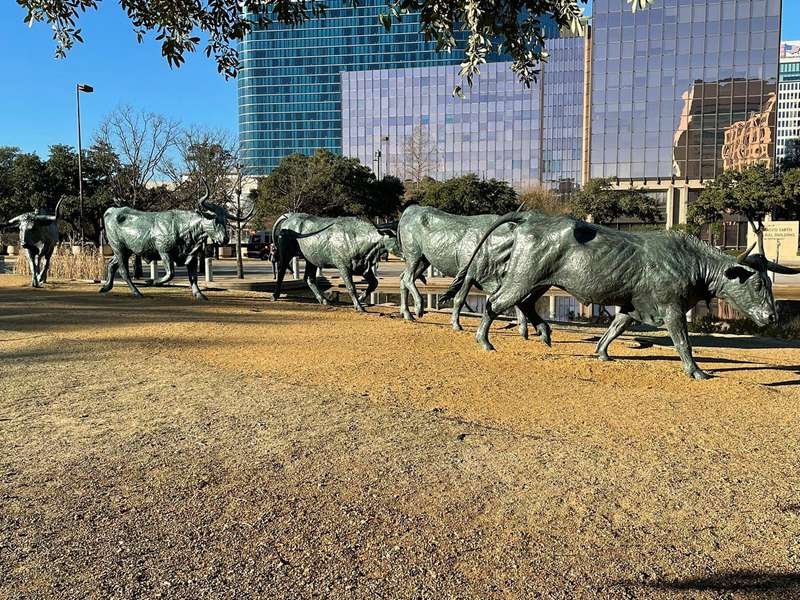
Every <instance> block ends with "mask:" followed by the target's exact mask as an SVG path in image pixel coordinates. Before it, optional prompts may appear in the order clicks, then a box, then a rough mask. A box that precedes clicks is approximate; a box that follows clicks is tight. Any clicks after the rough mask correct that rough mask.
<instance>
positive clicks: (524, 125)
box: [342, 37, 584, 189]
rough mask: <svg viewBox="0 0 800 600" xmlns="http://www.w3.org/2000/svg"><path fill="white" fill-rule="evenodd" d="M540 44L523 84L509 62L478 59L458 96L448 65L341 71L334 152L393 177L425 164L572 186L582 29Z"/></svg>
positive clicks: (428, 170)
mask: <svg viewBox="0 0 800 600" xmlns="http://www.w3.org/2000/svg"><path fill="white" fill-rule="evenodd" d="M548 49H549V51H550V53H551V56H550V60H549V61H548V62H547V63H546V64H545V65H544V67H543V75H542V77H540V79H539V81H537V82H536V83H534V84H533V85H532V86H531V87H530V88H527V87H525V86H524V85H522V84H521V83H520V82H519V80H518V79H517V76H516V75H515V74H514V73H513V72H512V71H511V69H510V65H509V63H494V64H489V65H484V66H483V67H482V68H481V74H480V76H479V77H477V78H476V79H475V82H474V83H473V86H472V88H471V89H470V88H465V90H464V99H461V98H454V97H453V95H452V90H453V86H454V85H456V84H457V83H459V82H460V79H459V77H458V67H455V66H437V67H415V68H409V69H392V70H374V71H359V72H347V73H342V132H343V146H342V149H343V152H344V153H345V154H346V155H348V156H355V157H357V158H359V159H360V160H361V162H362V163H364V164H367V165H370V164H372V165H373V169H374V170H376V171H380V172H381V173H388V174H392V175H396V176H398V177H400V178H401V179H417V178H419V176H420V175H421V174H423V173H421V172H420V171H421V169H422V168H423V167H424V170H425V173H424V174H425V175H428V176H430V177H434V178H435V179H442V178H448V177H454V176H458V175H463V174H464V173H476V174H478V175H480V176H484V177H494V178H497V179H503V180H506V181H508V182H510V183H511V184H512V185H514V186H515V187H518V188H522V187H526V186H529V185H532V184H535V183H538V182H539V181H545V182H548V183H550V184H551V186H552V187H556V186H558V185H560V186H562V187H565V188H567V189H572V188H574V187H575V185H576V183H579V182H580V165H581V160H580V159H581V146H582V124H581V120H582V118H583V72H584V68H583V63H584V38H582V37H574V38H562V39H554V40H551V41H550V46H549V48H548ZM545 82H546V83H545ZM542 106H544V110H542ZM422 154H424V155H425V156H422ZM421 162H424V163H426V164H420V163H421Z"/></svg>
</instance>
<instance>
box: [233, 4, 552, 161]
mask: <svg viewBox="0 0 800 600" xmlns="http://www.w3.org/2000/svg"><path fill="white" fill-rule="evenodd" d="M326 4H327V6H328V8H327V10H326V14H325V16H324V17H322V18H320V19H311V20H309V21H308V22H307V23H305V24H303V25H301V26H298V27H290V26H286V25H281V24H278V23H275V24H272V25H270V26H268V27H266V28H257V29H255V30H254V31H253V32H251V33H249V34H248V35H247V37H246V38H245V39H244V40H243V42H242V44H241V46H240V61H241V62H240V65H241V68H240V71H239V76H238V95H239V134H240V141H241V145H242V152H243V156H244V159H245V161H246V163H247V164H248V165H249V167H250V169H251V171H252V172H254V173H257V174H264V175H265V174H267V173H269V171H271V170H272V169H273V168H274V167H275V166H276V165H277V164H278V162H280V159H281V158H282V157H283V156H286V155H287V154H291V153H294V152H301V153H304V154H311V153H313V151H314V150H316V149H317V148H327V149H329V150H331V151H333V152H341V151H342V130H341V93H340V80H341V79H340V74H341V73H346V72H349V71H365V70H375V69H400V68H407V67H423V66H436V65H457V64H459V63H460V62H461V61H462V60H463V56H462V54H461V53H460V52H453V53H451V54H446V53H437V52H436V51H435V50H434V44H433V43H432V42H426V41H425V40H424V39H423V36H422V34H421V33H420V30H419V15H418V14H409V15H404V16H403V20H402V21H401V22H396V23H394V24H393V25H392V29H391V31H389V32H387V31H386V30H385V29H384V27H383V25H381V24H380V22H379V21H378V15H379V14H380V13H381V12H382V11H385V10H386V2H385V0H362V1H361V2H360V4H359V6H358V7H353V5H352V3H350V2H347V1H345V0H332V1H331V2H328V3H326ZM551 33H555V31H554V30H552V28H551ZM456 39H457V40H458V41H459V42H463V41H464V39H465V34H464V33H463V32H460V31H459V32H457V33H456ZM462 46H463V44H462ZM489 60H498V57H497V56H493V57H489ZM500 60H502V57H501V58H500Z"/></svg>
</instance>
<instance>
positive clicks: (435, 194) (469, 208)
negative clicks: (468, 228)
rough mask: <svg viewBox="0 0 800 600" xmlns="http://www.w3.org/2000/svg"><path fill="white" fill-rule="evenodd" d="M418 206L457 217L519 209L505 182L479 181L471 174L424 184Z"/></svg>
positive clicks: (517, 202)
mask: <svg viewBox="0 0 800 600" xmlns="http://www.w3.org/2000/svg"><path fill="white" fill-rule="evenodd" d="M422 190H423V195H422V197H421V202H420V203H421V204H424V205H426V206H434V207H436V208H438V209H440V210H443V211H445V212H449V213H453V214H457V215H479V214H487V213H499V214H504V213H507V212H511V211H512V210H515V209H516V208H517V207H518V206H519V200H518V198H517V193H516V192H515V191H514V188H512V187H511V186H510V185H508V183H506V182H505V181H499V180H497V179H480V178H479V177H478V176H477V175H475V174H474V173H469V174H467V175H462V176H461V177H454V178H452V179H447V180H445V181H434V180H432V179H430V180H426V182H425V184H424V185H423V186H422Z"/></svg>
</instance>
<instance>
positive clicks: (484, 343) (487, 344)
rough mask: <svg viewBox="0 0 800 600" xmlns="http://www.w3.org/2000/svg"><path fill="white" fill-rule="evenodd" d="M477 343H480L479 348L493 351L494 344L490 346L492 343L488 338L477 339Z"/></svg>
mask: <svg viewBox="0 0 800 600" xmlns="http://www.w3.org/2000/svg"><path fill="white" fill-rule="evenodd" d="M478 343H479V344H480V345H481V348H483V349H484V350H486V351H487V352H494V346H492V343H491V342H490V341H489V340H478Z"/></svg>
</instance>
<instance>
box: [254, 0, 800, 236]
mask: <svg viewBox="0 0 800 600" xmlns="http://www.w3.org/2000/svg"><path fill="white" fill-rule="evenodd" d="M383 7H384V4H383V2H382V0H369V1H367V2H365V3H363V4H362V5H361V6H359V7H358V8H353V7H352V6H351V5H349V4H345V3H343V2H335V3H332V4H331V7H330V8H329V11H328V15H327V16H326V17H325V18H324V19H321V20H314V21H311V22H309V23H307V24H305V25H303V26H301V27H298V28H295V29H292V28H287V27H282V26H272V27H270V28H268V29H265V30H257V31H255V32H253V33H252V34H250V35H249V36H248V38H247V39H246V40H245V41H244V42H243V44H242V72H241V76H240V81H239V103H240V132H241V140H242V144H243V147H244V155H245V158H246V160H247V161H248V162H249V163H250V165H251V167H254V169H255V171H256V172H258V173H260V174H266V173H268V172H269V171H270V170H271V169H272V168H274V167H275V165H277V163H278V161H279V160H280V158H281V157H282V156H285V155H286V154H289V153H291V152H303V153H311V152H313V150H315V149H316V148H320V147H321V148H328V149H330V150H332V151H335V152H344V153H345V154H348V155H352V156H356V157H358V158H359V159H360V160H361V161H362V162H363V163H365V164H367V165H368V166H370V167H372V168H373V169H374V170H376V171H380V172H381V173H382V174H386V173H392V174H396V175H398V176H400V177H408V169H409V165H408V160H406V159H405V155H407V154H408V152H407V151H406V149H407V147H408V145H409V143H411V142H413V138H415V137H416V138H417V139H418V140H422V141H423V142H425V144H424V145H425V146H426V147H427V148H428V149H429V150H430V152H429V160H428V161H427V163H428V166H427V167H426V168H427V169H428V170H429V171H430V174H432V175H433V176H436V177H449V176H453V175H460V174H463V173H466V172H470V171H471V172H476V173H478V174H479V175H482V176H485V177H497V178H502V179H506V180H508V181H510V182H512V184H514V185H515V187H517V188H521V187H525V186H527V185H530V184H532V183H537V182H541V183H543V184H545V185H547V186H549V187H553V188H557V189H561V190H562V191H569V190H571V189H573V188H574V187H575V186H578V185H581V184H582V183H583V182H584V181H585V180H586V179H587V178H588V177H610V178H612V179H613V180H614V181H615V182H616V185H618V186H626V187H628V186H633V187H639V188H643V189H646V190H648V191H649V192H651V193H652V194H653V195H654V196H655V197H656V198H658V199H659V200H660V201H661V202H662V204H663V206H664V214H665V220H666V222H667V224H676V223H679V222H681V221H683V220H684V219H685V216H686V211H687V206H688V204H689V203H690V202H692V201H693V199H694V198H696V196H697V194H698V193H699V191H700V190H702V188H703V186H704V184H705V182H706V181H708V180H709V179H713V178H714V177H716V176H717V175H718V174H719V173H721V172H722V171H723V170H724V169H730V168H741V167H744V166H747V165H749V164H755V163H762V164H766V165H773V164H774V160H775V155H776V148H777V147H778V146H779V145H780V144H779V143H778V142H779V137H780V140H784V139H785V138H786V137H787V136H790V135H793V134H792V133H791V131H793V128H796V126H795V125H794V124H792V122H791V121H792V118H793V117H791V116H787V117H786V118H784V117H781V120H780V126H781V127H785V129H786V131H783V130H782V131H781V132H780V133H779V132H778V124H779V121H778V118H777V117H778V112H779V110H783V109H784V108H785V109H786V110H789V108H790V107H792V108H793V106H794V105H792V103H793V102H795V99H794V98H793V97H792V96H787V97H786V98H781V99H779V97H778V65H779V60H778V57H779V49H781V48H782V49H783V51H784V53H787V54H790V53H792V52H794V50H793V49H792V47H791V45H786V44H784V46H783V47H782V46H781V44H780V13H781V2H780V0H735V1H734V0H660V1H659V2H657V3H654V4H653V6H651V7H650V8H649V9H647V10H642V11H637V12H636V13H632V12H631V11H630V6H629V5H628V4H627V3H625V2H623V1H621V0H595V2H594V3H593V9H592V10H593V16H592V22H593V26H592V28H591V30H590V31H591V35H590V36H587V37H577V38H576V37H558V35H557V32H555V31H551V32H550V35H551V36H552V37H553V38H557V39H551V40H549V42H548V44H549V46H548V49H549V50H550V54H551V57H550V61H549V62H548V63H547V64H546V65H545V66H544V72H543V76H542V78H541V79H540V81H538V82H536V83H535V84H534V85H533V86H532V87H531V88H530V89H528V88H525V87H524V86H523V85H522V84H519V83H518V82H517V81H516V80H515V77H514V75H513V74H512V73H511V72H510V69H509V65H508V63H507V62H503V61H504V59H503V57H500V58H499V59H498V57H493V58H494V59H495V60H498V62H497V63H494V64H489V65H485V66H484V67H483V69H482V70H483V72H482V73H481V75H480V76H479V77H478V78H476V80H475V84H474V87H473V88H472V89H471V90H470V89H468V88H465V95H466V98H465V99H464V100H459V99H456V98H453V97H452V96H451V95H450V94H451V91H452V87H453V85H454V84H455V83H456V79H457V72H458V66H457V63H458V62H460V61H461V54H460V53H454V54H452V55H447V54H444V55H439V54H436V53H435V52H434V50H433V47H432V46H431V45H430V44H427V43H425V42H424V41H423V40H422V38H421V36H420V34H419V30H418V27H419V23H418V20H417V18H415V17H414V16H413V15H412V16H411V17H410V18H408V19H404V20H403V22H402V23H401V24H398V25H396V26H395V27H394V28H393V29H392V31H391V32H389V33H387V32H385V31H384V30H383V29H382V27H381V26H380V24H379V23H378V21H377V14H378V13H379V12H380V11H381V10H383ZM461 35H463V34H461ZM789 64H790V63H787V66H786V67H784V68H785V69H789V68H790V67H789V66H788V65H789ZM791 68H795V67H791ZM783 77H784V79H783V80H782V81H784V83H785V84H786V85H787V86H789V85H796V84H793V83H791V82H790V81H789V78H790V77H791V74H790V73H789V71H788V70H787V71H786V72H785V73H784V76H783ZM782 85H783V84H782ZM786 91H787V92H789V93H791V94H795V91H794V89H793V88H792V89H789V88H788V87H787V89H786ZM798 93H800V90H798ZM797 102H800V99H798V100H797ZM795 105H796V103H795ZM410 141H411V142H410Z"/></svg>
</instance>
